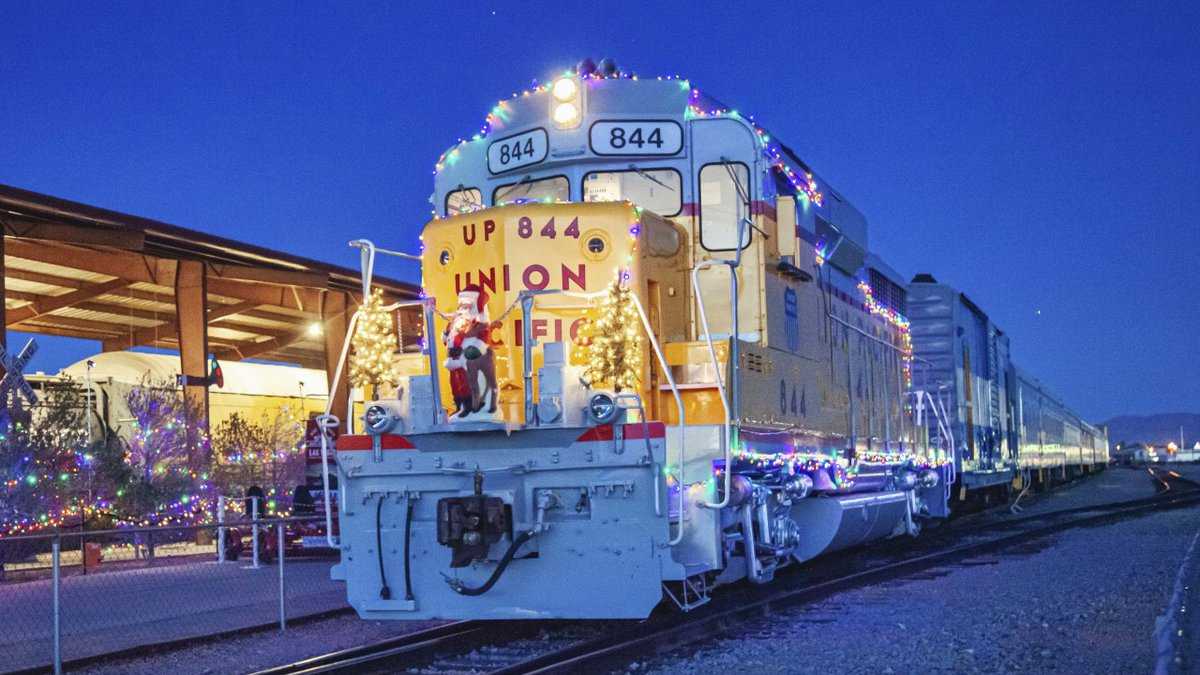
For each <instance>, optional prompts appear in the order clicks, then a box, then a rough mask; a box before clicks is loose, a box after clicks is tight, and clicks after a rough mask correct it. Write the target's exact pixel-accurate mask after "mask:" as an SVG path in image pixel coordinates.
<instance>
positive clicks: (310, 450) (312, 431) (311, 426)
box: [304, 420, 338, 466]
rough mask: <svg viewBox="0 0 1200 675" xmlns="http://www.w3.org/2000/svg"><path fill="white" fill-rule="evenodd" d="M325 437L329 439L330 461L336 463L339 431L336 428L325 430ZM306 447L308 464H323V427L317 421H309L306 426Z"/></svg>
mask: <svg viewBox="0 0 1200 675" xmlns="http://www.w3.org/2000/svg"><path fill="white" fill-rule="evenodd" d="M325 437H326V438H328V439H329V460H330V462H333V461H334V455H333V450H334V448H335V447H336V444H337V438H338V431H337V428H335V427H326V428H325ZM304 446H305V450H306V452H305V455H306V458H307V462H306V463H307V464H308V465H309V466H312V465H314V464H317V465H319V464H320V463H321V427H320V425H318V424H317V421H316V420H309V421H308V422H307V423H306V424H305V425H304Z"/></svg>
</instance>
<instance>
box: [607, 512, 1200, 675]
mask: <svg viewBox="0 0 1200 675" xmlns="http://www.w3.org/2000/svg"><path fill="white" fill-rule="evenodd" d="M1198 524H1200V511H1198V510H1197V509H1196V508H1188V509H1182V510H1178V511H1170V512H1165V513H1159V514H1155V515H1152V516H1147V517H1144V518H1138V519H1135V520H1129V521H1123V522H1119V523H1116V524H1113V525H1108V526H1103V527H1093V528H1085V529H1078V530H1072V531H1069V532H1066V533H1063V534H1060V535H1056V536H1055V537H1053V538H1049V539H1045V540H1042V541H1041V542H1033V543H1030V544H1027V545H1025V546H1024V547H1023V549H1024V550H1023V551H1014V552H1010V553H1005V554H1001V555H994V554H990V555H981V556H978V557H976V558H973V559H969V560H966V561H963V562H960V563H956V564H953V565H947V566H946V567H943V568H940V569H938V570H935V571H933V572H926V573H924V574H921V575H916V576H914V577H908V578H901V579H897V580H895V581H893V582H889V583H886V584H881V585H877V586H873V587H869V588H865V589H859V590H855V591H850V592H846V593H841V594H837V595H834V596H831V597H830V598H828V599H826V600H825V601H822V602H820V603H818V604H815V605H807V606H803V607H798V608H795V609H791V610H788V611H783V612H780V613H779V614H777V615H775V616H772V617H770V618H766V619H762V620H756V621H754V622H751V623H748V624H747V625H746V626H745V628H744V631H743V632H742V634H741V636H740V637H733V636H730V637H725V638H721V639H718V640H716V641H714V642H713V643H712V644H711V645H708V646H701V647H700V648H699V649H692V650H690V653H686V654H682V655H679V654H676V655H675V656H673V657H667V658H662V659H655V660H652V661H650V662H645V663H639V664H634V665H633V666H632V667H631V668H630V670H631V671H632V670H636V671H637V672H639V673H640V672H651V673H662V674H664V675H665V674H672V675H675V674H689V675H692V674H702V673H722V674H724V673H730V672H753V673H756V674H757V673H763V674H766V673H923V674H924V673H964V672H970V673H1015V672H1034V673H1046V672H1061V673H1134V672H1152V671H1153V669H1154V662H1155V649H1154V644H1153V640H1152V636H1153V631H1154V628H1155V621H1156V619H1157V618H1158V617H1159V616H1160V615H1162V614H1163V613H1164V612H1165V611H1166V607H1167V603H1168V600H1169V598H1170V595H1171V591H1172V587H1173V585H1174V582H1175V578H1176V576H1177V573H1178V570H1179V566H1180V561H1181V559H1182V557H1183V554H1184V552H1185V550H1186V549H1187V547H1188V544H1189V542H1190V540H1191V539H1192V537H1193V536H1194V535H1195V533H1196V531H1197V526H1198ZM729 590H734V589H729ZM727 592H728V591H727Z"/></svg>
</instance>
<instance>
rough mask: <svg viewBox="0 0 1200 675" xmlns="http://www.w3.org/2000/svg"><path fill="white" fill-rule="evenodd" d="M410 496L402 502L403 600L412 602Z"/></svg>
mask: <svg viewBox="0 0 1200 675" xmlns="http://www.w3.org/2000/svg"><path fill="white" fill-rule="evenodd" d="M412 500H413V498H412V495H411V494H410V495H408V498H407V499H405V500H404V599H405V600H412V599H413V592H412V570H411V569H409V568H410V567H412V556H411V555H409V552H408V551H409V546H410V545H411V544H412V518H413V504H412Z"/></svg>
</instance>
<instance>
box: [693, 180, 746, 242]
mask: <svg viewBox="0 0 1200 675" xmlns="http://www.w3.org/2000/svg"><path fill="white" fill-rule="evenodd" d="M749 185H750V171H749V169H747V168H746V165H745V164H733V163H723V164H709V165H707V166H704V167H702V168H701V169H700V245H701V246H703V247H704V248H706V249H708V250H709V251H732V250H734V249H735V248H737V247H738V225H739V223H741V221H742V219H743V218H748V217H749V216H750V213H749V210H748V205H747V204H746V199H745V198H744V197H743V195H744V194H746V191H747V190H748V189H749ZM750 233H751V229H750V228H749V227H746V228H745V230H744V231H743V232H742V241H741V246H742V248H745V247H746V246H747V245H748V244H749V243H750Z"/></svg>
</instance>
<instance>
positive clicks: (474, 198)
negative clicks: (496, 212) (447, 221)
mask: <svg viewBox="0 0 1200 675" xmlns="http://www.w3.org/2000/svg"><path fill="white" fill-rule="evenodd" d="M481 208H483V193H482V192H480V191H479V188H461V189H458V190H455V191H454V192H451V193H450V194H448V195H446V214H447V215H451V216H452V215H454V214H456V213H469V212H471V211H475V210H478V209H481Z"/></svg>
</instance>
